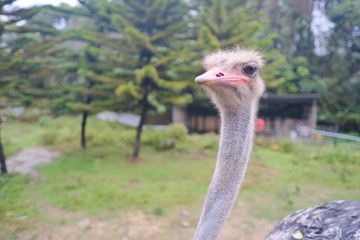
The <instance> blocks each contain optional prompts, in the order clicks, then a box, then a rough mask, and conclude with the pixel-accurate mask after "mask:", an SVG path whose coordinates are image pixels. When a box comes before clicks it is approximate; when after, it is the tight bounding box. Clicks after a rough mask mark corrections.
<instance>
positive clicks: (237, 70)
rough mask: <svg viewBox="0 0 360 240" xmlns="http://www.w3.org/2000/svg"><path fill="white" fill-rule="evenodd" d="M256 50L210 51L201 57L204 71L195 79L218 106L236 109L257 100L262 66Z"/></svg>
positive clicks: (262, 88)
mask: <svg viewBox="0 0 360 240" xmlns="http://www.w3.org/2000/svg"><path fill="white" fill-rule="evenodd" d="M263 64H264V61H263V59H262V56H261V54H260V53H258V52H257V51H252V50H244V49H241V48H234V49H229V50H221V51H217V52H213V53H211V54H209V55H207V56H205V57H204V59H203V66H204V68H205V69H206V71H207V72H205V73H204V74H202V75H200V76H198V77H196V78H195V82H196V83H198V84H200V85H201V86H203V88H204V89H205V90H206V92H207V93H208V94H209V95H210V98H211V99H212V101H213V102H214V103H215V105H216V106H217V107H218V108H219V109H220V110H223V109H237V107H236V106H239V105H242V104H247V103H250V102H252V100H257V99H258V98H259V97H260V96H261V94H262V93H263V92H264V89H265V87H264V82H263V80H262V79H261V77H260V75H259V70H260V68H261V67H262V66H263Z"/></svg>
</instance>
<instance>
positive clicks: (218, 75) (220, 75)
mask: <svg viewBox="0 0 360 240" xmlns="http://www.w3.org/2000/svg"><path fill="white" fill-rule="evenodd" d="M215 76H216V77H223V76H224V74H223V73H222V72H219V73H217V74H216V75H215Z"/></svg>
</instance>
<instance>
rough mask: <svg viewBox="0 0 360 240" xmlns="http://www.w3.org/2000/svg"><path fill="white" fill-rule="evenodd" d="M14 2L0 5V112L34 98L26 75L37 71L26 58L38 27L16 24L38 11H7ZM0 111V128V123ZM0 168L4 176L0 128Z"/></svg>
mask: <svg viewBox="0 0 360 240" xmlns="http://www.w3.org/2000/svg"><path fill="white" fill-rule="evenodd" d="M13 2H15V0H6V1H2V2H1V3H0V16H1V18H0V39H1V44H2V47H1V49H0V62H1V66H0V110H1V109H2V108H9V107H13V106H16V105H29V104H31V103H32V101H33V100H34V98H35V97H36V91H33V90H34V84H35V82H30V81H27V80H28V74H29V72H30V71H31V70H32V69H34V68H36V64H34V62H33V61H32V60H31V59H30V58H29V57H28V56H27V53H26V52H25V48H26V46H28V45H29V44H31V43H34V42H36V41H38V40H39V38H41V36H35V35H34V34H33V33H32V31H34V30H35V29H45V28H41V27H40V26H39V25H32V30H31V31H30V30H29V29H28V26H29V25H28V24H25V25H19V24H17V23H19V22H29V21H30V20H31V19H32V18H33V17H34V16H35V15H36V14H37V13H38V12H39V9H40V8H36V7H33V8H29V9H13V10H10V11H8V10H6V7H7V6H9V5H11V4H12V3H13ZM2 118H3V117H2V113H1V112H0V128H1V123H2ZM0 168H1V173H6V172H7V169H6V163H5V153H4V147H3V144H2V137H1V129H0Z"/></svg>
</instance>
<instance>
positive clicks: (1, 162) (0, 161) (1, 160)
mask: <svg viewBox="0 0 360 240" xmlns="http://www.w3.org/2000/svg"><path fill="white" fill-rule="evenodd" d="M1 123H2V122H1V116H0V168H1V169H0V171H1V173H3V174H5V173H7V169H6V159H5V153H4V148H3V144H2V138H1Z"/></svg>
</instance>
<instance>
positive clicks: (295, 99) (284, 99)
mask: <svg viewBox="0 0 360 240" xmlns="http://www.w3.org/2000/svg"><path fill="white" fill-rule="evenodd" d="M319 98H320V95H319V94H313V93H306V94H281V95H277V94H264V95H263V96H262V97H261V101H262V102H265V103H306V104H307V103H313V102H314V100H315V101H316V100H317V99H319Z"/></svg>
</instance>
